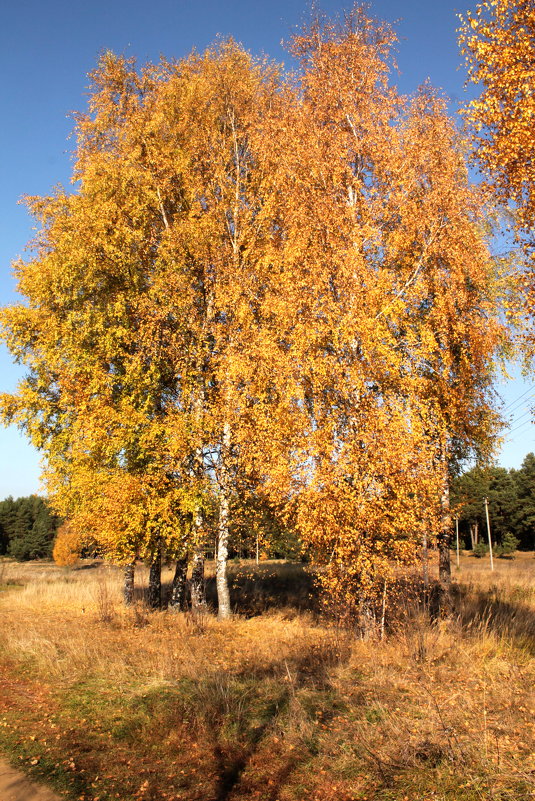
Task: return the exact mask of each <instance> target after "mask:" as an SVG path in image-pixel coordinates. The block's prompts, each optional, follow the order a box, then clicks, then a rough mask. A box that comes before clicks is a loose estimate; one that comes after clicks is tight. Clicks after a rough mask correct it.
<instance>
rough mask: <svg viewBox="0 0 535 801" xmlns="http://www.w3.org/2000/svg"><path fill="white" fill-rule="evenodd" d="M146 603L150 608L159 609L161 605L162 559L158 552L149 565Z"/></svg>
mask: <svg viewBox="0 0 535 801" xmlns="http://www.w3.org/2000/svg"><path fill="white" fill-rule="evenodd" d="M147 603H148V605H149V607H150V608H151V609H160V608H161V605H162V560H161V556H160V554H158V556H157V557H156V558H155V560H154V562H153V563H152V564H151V566H150V571H149V591H148V595H147Z"/></svg>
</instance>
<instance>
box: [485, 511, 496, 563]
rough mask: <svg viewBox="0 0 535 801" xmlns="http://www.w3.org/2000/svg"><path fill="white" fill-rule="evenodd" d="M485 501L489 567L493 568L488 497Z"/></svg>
mask: <svg viewBox="0 0 535 801" xmlns="http://www.w3.org/2000/svg"><path fill="white" fill-rule="evenodd" d="M484 501H485V515H486V518H487V534H488V537H489V554H490V569H491V570H494V562H493V560H492V540H491V537H490V521H489V499H488V498H484Z"/></svg>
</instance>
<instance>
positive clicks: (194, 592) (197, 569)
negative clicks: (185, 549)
mask: <svg viewBox="0 0 535 801" xmlns="http://www.w3.org/2000/svg"><path fill="white" fill-rule="evenodd" d="M190 596H191V609H192V611H193V612H201V611H203V610H204V609H206V595H205V586H204V553H203V552H202V551H197V552H196V553H195V554H194V555H193V568H192V571H191V582H190Z"/></svg>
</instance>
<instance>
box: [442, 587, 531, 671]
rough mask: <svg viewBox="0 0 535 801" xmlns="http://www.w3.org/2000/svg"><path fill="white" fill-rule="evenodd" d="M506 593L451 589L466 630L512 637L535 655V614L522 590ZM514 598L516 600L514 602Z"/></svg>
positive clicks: (454, 602)
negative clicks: (515, 595)
mask: <svg viewBox="0 0 535 801" xmlns="http://www.w3.org/2000/svg"><path fill="white" fill-rule="evenodd" d="M516 592H517V594H518V596H519V597H518V598H517V599H516V598H514V594H515V590H513V591H511V590H510V589H509V590H507V597H504V596H505V590H502V589H500V588H499V587H491V588H490V589H479V588H474V587H471V586H465V585H462V584H455V585H454V586H453V589H452V593H453V609H454V614H455V615H457V617H458V619H459V621H460V622H461V624H462V626H463V628H465V629H467V630H470V629H471V630H475V631H481V632H485V631H491V632H493V633H495V634H499V635H500V636H505V637H510V638H511V639H513V640H514V641H515V643H516V644H518V645H519V646H521V647H522V648H525V649H527V650H528V652H529V653H530V654H532V655H533V654H535V611H534V610H533V607H532V606H531V605H529V604H528V603H527V602H526V601H525V600H523V598H522V596H524V597H525V595H526V591H525V590H522V589H521V588H519V589H518V591H516ZM511 595H513V599H511Z"/></svg>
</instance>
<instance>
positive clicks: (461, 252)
mask: <svg viewBox="0 0 535 801" xmlns="http://www.w3.org/2000/svg"><path fill="white" fill-rule="evenodd" d="M394 41H395V35H394V33H393V31H392V30H391V29H390V28H389V27H388V26H386V25H381V24H379V23H377V22H375V21H373V20H371V19H369V18H368V16H367V15H366V14H365V12H364V11H363V10H362V9H361V8H358V7H356V8H355V9H354V10H353V11H352V12H351V13H349V14H348V15H347V16H346V18H345V21H344V22H343V23H334V22H331V21H329V20H327V19H322V18H317V19H316V20H315V21H314V22H313V24H312V25H311V26H310V27H309V28H308V29H307V30H305V31H303V32H302V33H301V34H300V35H298V36H296V37H295V39H294V41H293V45H292V48H293V53H294V54H295V56H296V57H297V58H298V59H299V62H300V69H299V71H298V72H297V73H295V74H286V73H285V72H284V71H283V70H282V68H280V67H279V66H277V65H274V64H272V63H270V62H268V61H265V60H262V61H259V60H256V59H254V58H252V57H251V56H250V55H249V54H248V53H247V52H245V51H244V49H243V48H242V47H241V46H240V45H238V44H236V43H235V42H233V41H225V42H220V43H218V44H217V45H215V46H214V47H212V48H210V49H209V50H207V51H206V52H205V53H204V54H202V55H199V54H197V53H193V54H192V55H190V56H189V57H187V58H185V59H182V60H179V61H162V62H161V63H160V64H158V65H147V66H146V67H143V68H142V69H138V68H137V67H136V65H135V63H134V61H133V60H128V59H125V58H122V57H118V56H115V55H113V54H111V53H106V54H105V55H104V56H103V57H102V58H101V60H100V62H99V65H98V67H97V69H96V70H95V72H94V73H93V76H92V81H93V83H92V89H91V95H90V101H89V110H88V112H87V113H86V114H81V115H79V116H78V117H77V120H76V136H77V150H76V163H75V172H74V176H73V179H74V182H75V184H76V189H75V190H74V191H73V192H71V193H69V192H67V191H65V190H63V189H58V190H57V191H56V192H55V193H54V194H53V195H52V196H50V197H48V198H32V199H29V201H28V202H29V207H30V210H31V211H32V213H33V214H34V215H35V217H36V219H37V222H38V224H39V226H40V234H39V237H38V242H37V246H36V251H35V255H34V257H33V258H31V259H30V260H28V261H25V262H19V263H18V264H17V265H16V268H15V269H16V274H17V276H18V280H19V291H20V292H21V294H22V295H23V296H24V298H25V303H24V304H21V305H18V306H12V307H8V308H7V309H4V310H3V312H2V317H1V323H2V332H3V337H4V339H5V340H6V342H7V344H8V346H9V347H10V349H11V350H12V352H13V353H14V355H15V357H16V358H17V359H18V360H19V361H21V362H22V363H24V364H25V365H26V366H27V368H28V376H27V378H26V379H25V380H24V381H23V382H22V383H21V385H20V387H19V389H18V391H17V392H16V393H15V394H13V395H10V396H3V399H2V407H1V408H2V414H3V416H4V419H6V420H10V421H15V422H17V423H19V425H21V426H22V427H23V428H25V430H26V431H27V432H28V433H29V435H30V436H31V438H32V439H33V441H34V443H35V444H36V445H37V446H38V447H40V448H41V449H42V450H43V451H44V452H45V454H46V456H47V467H46V469H45V477H46V480H47V482H48V488H49V492H50V495H51V498H52V500H53V503H54V505H55V507H56V508H57V509H58V510H59V511H60V512H61V514H62V515H64V516H65V517H66V518H68V520H69V532H70V536H72V532H73V531H79V532H80V536H88V535H90V536H92V537H94V538H95V539H96V540H97V541H98V542H99V543H100V545H101V547H102V548H104V549H105V550H106V551H107V552H108V553H109V554H110V555H111V556H113V557H114V558H118V559H121V560H123V561H125V562H128V561H131V559H132V558H133V557H134V556H136V555H141V556H144V557H147V558H148V559H149V560H152V561H154V560H155V559H157V558H159V554H161V553H165V554H166V555H168V556H171V557H175V558H182V557H184V556H186V555H187V554H191V553H193V552H195V551H196V550H197V551H198V550H199V549H200V550H202V548H203V547H204V545H205V543H206V539H207V537H208V536H212V535H213V534H214V533H216V534H217V541H218V547H217V562H218V588H219V589H220V610H221V608H226V609H228V608H229V607H228V597H227V598H226V599H225V598H224V592H225V590H224V585H225V563H226V556H227V549H228V537H229V532H230V531H231V530H232V521H231V516H232V514H233V510H236V509H237V508H239V503H237V488H238V487H241V488H247V487H248V488H253V491H254V494H255V497H256V498H262V499H265V503H266V504H267V506H265V508H266V509H268V508H269V509H270V510H271V512H273V511H274V512H275V513H276V515H277V516H278V518H279V520H280V521H287V522H288V524H289V522H290V521H291V525H292V527H293V530H295V531H297V532H298V533H299V536H300V537H301V539H302V540H303V541H304V543H305V544H306V545H307V546H308V547H309V548H310V549H311V550H312V552H313V553H314V554H315V558H316V559H318V560H320V561H322V562H324V563H326V564H327V565H328V569H327V571H326V573H325V574H324V575H325V577H326V578H325V581H326V582H331V586H334V585H339V586H340V587H341V588H342V589H344V588H346V589H348V592H349V593H353V592H354V591H355V588H357V589H358V591H359V592H360V593H361V594H362V593H365V594H366V593H368V595H370V596H373V594H374V592H376V591H377V588H380V587H383V584H384V582H385V581H386V580H387V577H388V576H389V575H390V571H391V570H392V564H393V563H395V562H403V561H406V560H408V559H411V558H413V557H414V554H415V552H416V549H417V547H418V545H419V542H420V539H421V537H422V535H423V533H424V530H425V531H427V532H429V533H430V534H431V535H432V534H436V533H438V531H439V530H440V528H441V526H443V520H444V509H443V507H442V504H441V499H442V498H443V495H444V487H445V484H446V483H447V480H448V474H449V472H450V471H451V470H452V469H454V467H455V465H456V464H457V463H458V462H459V461H460V460H462V459H463V458H466V456H468V455H470V454H483V453H486V452H488V450H489V448H490V444H491V441H492V437H493V434H494V431H495V426H496V414H495V411H494V398H493V393H492V359H493V355H494V354H495V352H496V349H497V347H498V346H499V343H500V338H501V335H502V329H501V325H500V323H499V319H498V312H497V307H496V297H495V292H494V266H493V262H492V259H491V257H490V254H489V251H488V247H487V244H486V241H485V237H484V233H483V230H484V228H483V216H482V208H481V198H480V195H479V193H478V191H477V189H476V188H475V187H473V186H472V185H471V184H470V181H469V178H468V174H467V168H466V165H465V162H464V158H463V155H462V151H463V143H462V142H461V140H460V138H459V134H458V132H457V131H456V129H455V127H454V125H453V123H452V122H451V120H450V119H449V118H448V116H447V113H446V108H445V102H444V101H443V100H442V98H441V97H440V96H439V95H438V94H437V93H436V92H434V91H433V90H432V89H431V88H430V87H428V86H425V87H423V88H422V89H421V90H420V91H418V92H417V93H416V94H415V96H414V97H413V98H411V99H405V98H402V97H401V96H400V95H399V94H398V93H397V91H396V90H395V88H394V87H393V86H392V85H391V84H390V82H389V75H390V71H391V68H392V63H391V55H390V53H391V47H392V45H393V43H394ZM242 497H243V495H242ZM263 502H264V501H263ZM269 516H270V515H268V516H267V517H268V518H269ZM266 519H267V518H266ZM210 521H212V525H213V527H215V531H213V530H212V532H211V533H210ZM276 529H277V526H275V527H274V529H273V530H276ZM219 579H220V581H219ZM340 582H341V583H340ZM344 591H345V590H344Z"/></svg>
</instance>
